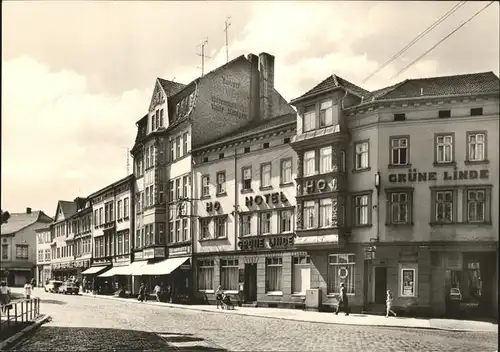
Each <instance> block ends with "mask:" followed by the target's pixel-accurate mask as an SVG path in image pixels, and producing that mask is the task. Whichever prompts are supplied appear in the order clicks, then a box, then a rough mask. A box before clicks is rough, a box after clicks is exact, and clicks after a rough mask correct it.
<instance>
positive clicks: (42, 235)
mask: <svg viewBox="0 0 500 352" xmlns="http://www.w3.org/2000/svg"><path fill="white" fill-rule="evenodd" d="M35 232H36V237H37V242H36V252H37V257H36V284H37V286H38V287H43V286H44V285H45V283H46V282H47V280H50V279H51V278H52V269H51V266H50V261H51V252H52V251H51V247H50V244H51V243H52V238H51V236H50V224H47V225H46V226H44V227H41V228H39V229H36V230H35Z"/></svg>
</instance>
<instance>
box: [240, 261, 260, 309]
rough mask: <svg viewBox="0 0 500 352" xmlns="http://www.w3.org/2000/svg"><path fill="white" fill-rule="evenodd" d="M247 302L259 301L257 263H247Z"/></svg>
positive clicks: (245, 293)
mask: <svg viewBox="0 0 500 352" xmlns="http://www.w3.org/2000/svg"><path fill="white" fill-rule="evenodd" d="M243 293H244V295H245V302H255V301H257V264H245V283H244V287H243Z"/></svg>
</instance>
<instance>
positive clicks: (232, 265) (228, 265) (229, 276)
mask: <svg viewBox="0 0 500 352" xmlns="http://www.w3.org/2000/svg"><path fill="white" fill-rule="evenodd" d="M238 280H239V263H238V259H221V260H220V283H221V286H222V289H223V290H226V291H238V288H239V287H238Z"/></svg>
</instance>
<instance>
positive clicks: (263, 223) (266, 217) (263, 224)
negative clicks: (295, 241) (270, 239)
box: [259, 211, 272, 235]
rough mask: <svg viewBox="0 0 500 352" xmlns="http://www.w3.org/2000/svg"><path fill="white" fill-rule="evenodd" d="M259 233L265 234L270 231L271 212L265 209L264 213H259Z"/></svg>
mask: <svg viewBox="0 0 500 352" xmlns="http://www.w3.org/2000/svg"><path fill="white" fill-rule="evenodd" d="M259 216H260V234H261V235H266V234H269V233H271V217H272V212H270V211H267V212H264V213H260V214H259Z"/></svg>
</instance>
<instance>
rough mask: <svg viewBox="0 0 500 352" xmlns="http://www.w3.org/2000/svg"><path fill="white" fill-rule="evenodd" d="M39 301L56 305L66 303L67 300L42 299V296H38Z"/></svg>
mask: <svg viewBox="0 0 500 352" xmlns="http://www.w3.org/2000/svg"><path fill="white" fill-rule="evenodd" d="M40 303H48V304H58V305H64V304H68V303H67V302H63V301H58V300H55V299H43V298H40Z"/></svg>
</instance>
